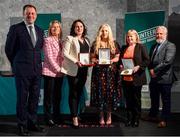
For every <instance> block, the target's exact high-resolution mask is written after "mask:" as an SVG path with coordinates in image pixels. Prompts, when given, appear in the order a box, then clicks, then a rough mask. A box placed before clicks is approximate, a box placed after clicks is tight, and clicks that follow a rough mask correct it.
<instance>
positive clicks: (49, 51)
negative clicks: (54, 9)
mask: <svg viewBox="0 0 180 137" xmlns="http://www.w3.org/2000/svg"><path fill="white" fill-rule="evenodd" d="M61 36H62V28H61V24H60V22H59V21H57V20H54V21H52V22H51V23H50V26H49V30H48V37H47V38H45V39H44V46H43V51H44V64H43V71H42V74H43V77H44V115H45V121H46V124H47V125H49V126H53V125H55V123H57V124H58V122H59V118H58V116H59V113H60V99H61V86H62V81H63V74H62V73H61V65H62V61H63V54H62V42H61ZM51 108H53V109H52V114H51Z"/></svg>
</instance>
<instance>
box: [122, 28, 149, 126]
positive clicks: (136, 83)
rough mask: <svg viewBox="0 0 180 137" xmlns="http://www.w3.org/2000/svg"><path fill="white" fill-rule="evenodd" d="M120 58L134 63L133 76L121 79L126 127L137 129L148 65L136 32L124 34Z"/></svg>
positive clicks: (145, 49) (147, 57) (131, 31)
mask: <svg viewBox="0 0 180 137" xmlns="http://www.w3.org/2000/svg"><path fill="white" fill-rule="evenodd" d="M121 58H129V59H132V60H133V62H134V68H133V74H132V75H130V76H129V75H128V76H127V75H126V76H123V77H122V85H123V86H122V87H123V91H124V95H125V98H126V110H127V122H126V126H132V127H138V126H139V118H140V114H141V89H142V85H143V84H146V75H145V69H146V67H147V66H148V64H149V55H148V52H147V48H146V47H145V46H143V45H142V44H140V40H139V35H138V33H137V31H136V30H133V29H132V30H129V31H128V32H127V34H126V45H124V46H122V50H121Z"/></svg>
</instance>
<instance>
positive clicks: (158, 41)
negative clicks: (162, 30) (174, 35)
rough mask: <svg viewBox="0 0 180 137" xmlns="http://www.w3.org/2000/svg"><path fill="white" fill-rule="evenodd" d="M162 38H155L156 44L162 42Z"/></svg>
mask: <svg viewBox="0 0 180 137" xmlns="http://www.w3.org/2000/svg"><path fill="white" fill-rule="evenodd" d="M163 41H164V40H163V39H156V42H157V43H158V44H161V43H163Z"/></svg>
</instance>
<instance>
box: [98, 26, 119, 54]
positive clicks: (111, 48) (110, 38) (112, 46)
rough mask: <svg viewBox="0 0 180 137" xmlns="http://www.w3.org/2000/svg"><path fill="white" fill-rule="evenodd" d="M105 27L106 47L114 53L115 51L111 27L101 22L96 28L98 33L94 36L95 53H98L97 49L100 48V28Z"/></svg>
mask: <svg viewBox="0 0 180 137" xmlns="http://www.w3.org/2000/svg"><path fill="white" fill-rule="evenodd" d="M104 27H106V28H107V30H108V32H109V33H108V42H107V43H108V44H107V47H106V48H110V50H111V52H112V53H114V52H115V49H116V48H115V44H114V38H113V34H112V29H111V27H110V26H109V25H108V24H102V25H101V26H100V27H99V30H98V33H97V36H96V39H95V53H96V54H97V53H98V49H99V48H101V44H100V42H101V41H102V38H101V36H102V29H103V28H104Z"/></svg>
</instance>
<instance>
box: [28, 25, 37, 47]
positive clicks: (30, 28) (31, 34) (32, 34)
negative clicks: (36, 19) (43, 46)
mask: <svg viewBox="0 0 180 137" xmlns="http://www.w3.org/2000/svg"><path fill="white" fill-rule="evenodd" d="M29 34H30V37H31V41H32V43H33V46H34V47H35V44H36V41H35V37H34V33H33V31H32V26H29Z"/></svg>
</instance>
